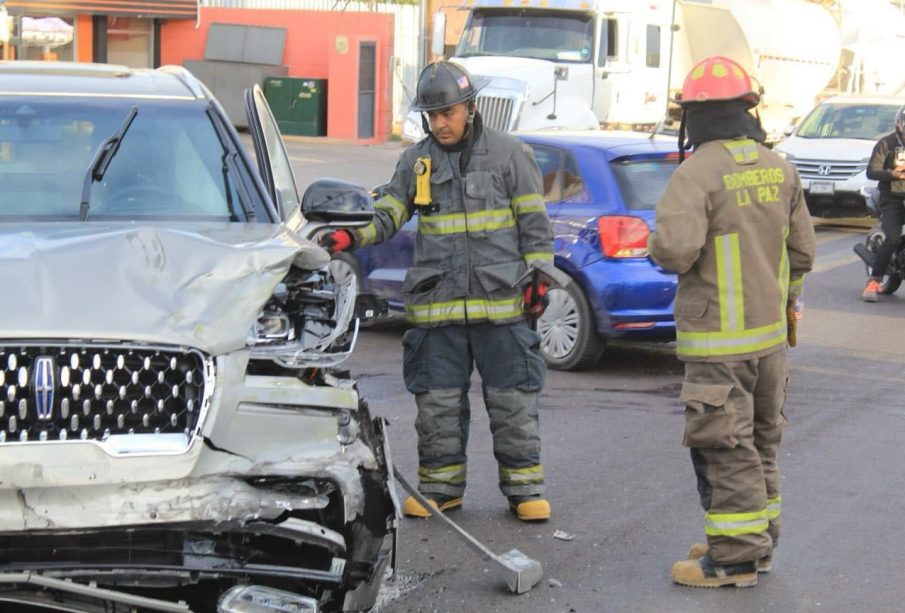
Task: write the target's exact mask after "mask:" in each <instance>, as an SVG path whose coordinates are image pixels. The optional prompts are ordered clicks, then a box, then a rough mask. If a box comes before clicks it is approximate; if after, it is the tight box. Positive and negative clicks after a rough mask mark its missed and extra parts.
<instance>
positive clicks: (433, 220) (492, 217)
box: [418, 209, 515, 235]
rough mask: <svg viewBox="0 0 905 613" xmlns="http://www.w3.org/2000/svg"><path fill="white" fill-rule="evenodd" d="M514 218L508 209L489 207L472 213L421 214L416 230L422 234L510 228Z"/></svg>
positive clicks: (513, 223)
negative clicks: (489, 208)
mask: <svg viewBox="0 0 905 613" xmlns="http://www.w3.org/2000/svg"><path fill="white" fill-rule="evenodd" d="M514 225H515V218H513V217H512V211H510V210H509V209H491V210H488V211H476V212H474V213H468V214H466V213H449V214H447V215H421V216H420V217H419V218H418V231H419V232H421V233H422V234H434V235H436V234H461V233H462V232H465V231H466V230H467V231H469V232H486V231H493V230H501V229H503V228H511V227H512V226H514Z"/></svg>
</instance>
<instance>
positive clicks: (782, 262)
mask: <svg viewBox="0 0 905 613" xmlns="http://www.w3.org/2000/svg"><path fill="white" fill-rule="evenodd" d="M788 236H789V228H788V227H786V228H783V230H782V238H783V246H782V254H781V255H780V256H779V290H780V291H781V292H782V296H783V298H784V301H785V300H788V299H789V252H788V251H787V250H786V245H785V239H786V238H787V237H788ZM779 308H780V310H782V313H781V315H780V316H781V317H785V316H786V315H785V312H786V311H785V305H784V304H782V305H780V307H779Z"/></svg>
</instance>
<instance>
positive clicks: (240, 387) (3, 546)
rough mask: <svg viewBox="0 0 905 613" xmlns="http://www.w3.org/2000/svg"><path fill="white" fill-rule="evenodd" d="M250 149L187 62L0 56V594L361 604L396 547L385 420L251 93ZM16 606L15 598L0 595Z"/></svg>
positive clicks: (293, 606) (329, 209)
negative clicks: (347, 362) (350, 368)
mask: <svg viewBox="0 0 905 613" xmlns="http://www.w3.org/2000/svg"><path fill="white" fill-rule="evenodd" d="M246 107H247V109H246V110H247V111H248V116H249V117H248V118H249V124H250V132H251V134H252V137H253V141H254V147H255V158H256V160H257V163H255V162H254V161H253V160H252V158H251V157H250V156H249V154H248V153H247V152H246V150H245V148H244V146H243V144H242V141H241V140H240V138H239V136H238V135H237V133H236V132H235V130H234V129H233V127H232V126H231V124H230V123H229V121H228V120H227V118H226V115H225V114H224V112H223V110H222V108H221V107H220V106H219V104H218V103H217V102H216V101H215V100H214V99H213V98H212V96H211V95H210V93H209V92H208V91H207V90H206V89H205V87H204V86H203V85H202V84H201V83H200V82H199V81H197V80H196V79H195V78H194V77H193V76H192V75H191V74H189V73H188V72H186V71H185V70H183V69H180V68H174V67H165V68H161V69H158V70H130V69H128V68H124V67H117V66H108V65H80V64H42V63H28V62H15V63H5V64H0V185H2V192H0V284H2V287H3V292H2V299H0V303H2V307H0V312H2V314H3V317H2V322H0V509H2V511H0V608H3V610H10V609H11V610H16V611H25V610H31V609H35V610H37V609H39V608H45V610H46V608H52V609H60V610H66V611H86V612H87V611H107V612H110V611H117V612H118V611H220V612H223V613H266V612H269V611H274V612H276V611H279V612H287V611H294V612H302V611H305V612H312V611H359V610H367V609H370V608H371V607H372V606H373V604H374V602H375V599H376V596H377V592H378V590H379V588H380V584H381V581H382V578H383V576H384V574H385V570H386V567H387V565H388V564H389V562H390V559H391V556H392V552H393V551H394V544H395V534H396V520H397V511H396V509H397V501H396V499H395V494H394V493H393V490H392V481H391V479H392V477H391V472H392V467H391V466H390V464H389V454H388V451H387V448H386V443H385V437H384V432H383V422H382V421H380V420H379V419H376V418H372V417H371V416H370V415H369V412H368V409H367V406H366V405H365V404H364V402H363V401H362V400H361V399H360V398H359V395H358V392H357V390H356V387H355V384H354V382H353V381H351V380H349V379H348V377H347V376H344V375H343V373H342V372H341V371H339V370H338V369H337V365H338V364H340V363H341V362H342V361H343V359H344V358H346V357H347V356H348V355H349V352H350V351H351V350H352V347H353V345H354V343H355V339H356V335H357V318H356V309H360V308H362V303H361V299H358V300H357V299H356V296H355V294H356V290H357V288H355V287H350V286H349V285H348V283H345V284H341V283H335V282H334V280H333V277H332V275H331V272H330V268H329V257H328V255H327V254H326V252H325V251H324V250H322V249H321V248H320V247H318V246H317V245H316V244H315V243H314V242H312V240H310V239H311V237H312V236H315V234H316V233H317V232H318V231H319V230H323V229H326V228H331V227H343V226H345V227H349V226H355V225H361V224H364V223H367V222H368V221H369V219H370V217H371V215H372V208H371V201H370V198H369V197H368V195H367V193H366V192H365V190H363V189H361V188H358V187H356V186H352V185H350V184H344V183H342V182H338V181H330V180H323V181H320V182H317V183H315V184H313V185H312V186H311V187H309V189H308V190H307V191H306V192H305V195H304V197H303V198H301V199H300V198H299V197H298V194H297V191H296V186H295V183H294V180H293V177H292V172H291V168H290V165H289V161H288V157H287V155H286V152H285V149H284V148H283V144H282V140H281V138H280V134H279V130H278V129H277V127H276V124H275V122H274V121H273V118H272V116H271V115H270V111H269V109H268V108H267V105H266V102H265V101H264V98H263V95H262V94H261V91H260V89H258V88H254V89H253V90H250V91H248V92H246ZM9 603H16V605H15V608H11V605H10V604H9Z"/></svg>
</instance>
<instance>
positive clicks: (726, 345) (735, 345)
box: [676, 321, 786, 356]
mask: <svg viewBox="0 0 905 613" xmlns="http://www.w3.org/2000/svg"><path fill="white" fill-rule="evenodd" d="M785 341H786V322H785V321H778V322H776V323H774V324H770V325H768V326H761V327H759V328H751V329H750V330H740V331H730V332H682V331H681V330H679V331H677V332H676V348H677V350H678V352H679V353H680V354H684V355H688V356H717V355H733V354H736V353H754V352H756V351H762V350H764V349H769V348H770V347H773V346H775V345H779V344H781V343H784V342H785Z"/></svg>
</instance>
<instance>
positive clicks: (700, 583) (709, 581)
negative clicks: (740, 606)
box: [672, 556, 757, 587]
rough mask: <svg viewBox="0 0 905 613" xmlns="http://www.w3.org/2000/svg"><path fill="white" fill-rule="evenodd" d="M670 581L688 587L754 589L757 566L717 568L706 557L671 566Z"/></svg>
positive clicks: (738, 565)
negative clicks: (727, 586)
mask: <svg viewBox="0 0 905 613" xmlns="http://www.w3.org/2000/svg"><path fill="white" fill-rule="evenodd" d="M672 580H673V581H675V582H676V583H678V584H679V585H687V586H689V587H722V586H724V585H734V586H735V587H754V586H755V585H757V564H756V563H755V562H742V563H741V564H726V565H724V566H718V565H716V564H714V563H713V561H712V560H711V559H710V558H709V557H708V556H704V557H703V558H698V559H696V560H680V561H678V562H676V563H675V564H673V565H672Z"/></svg>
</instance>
